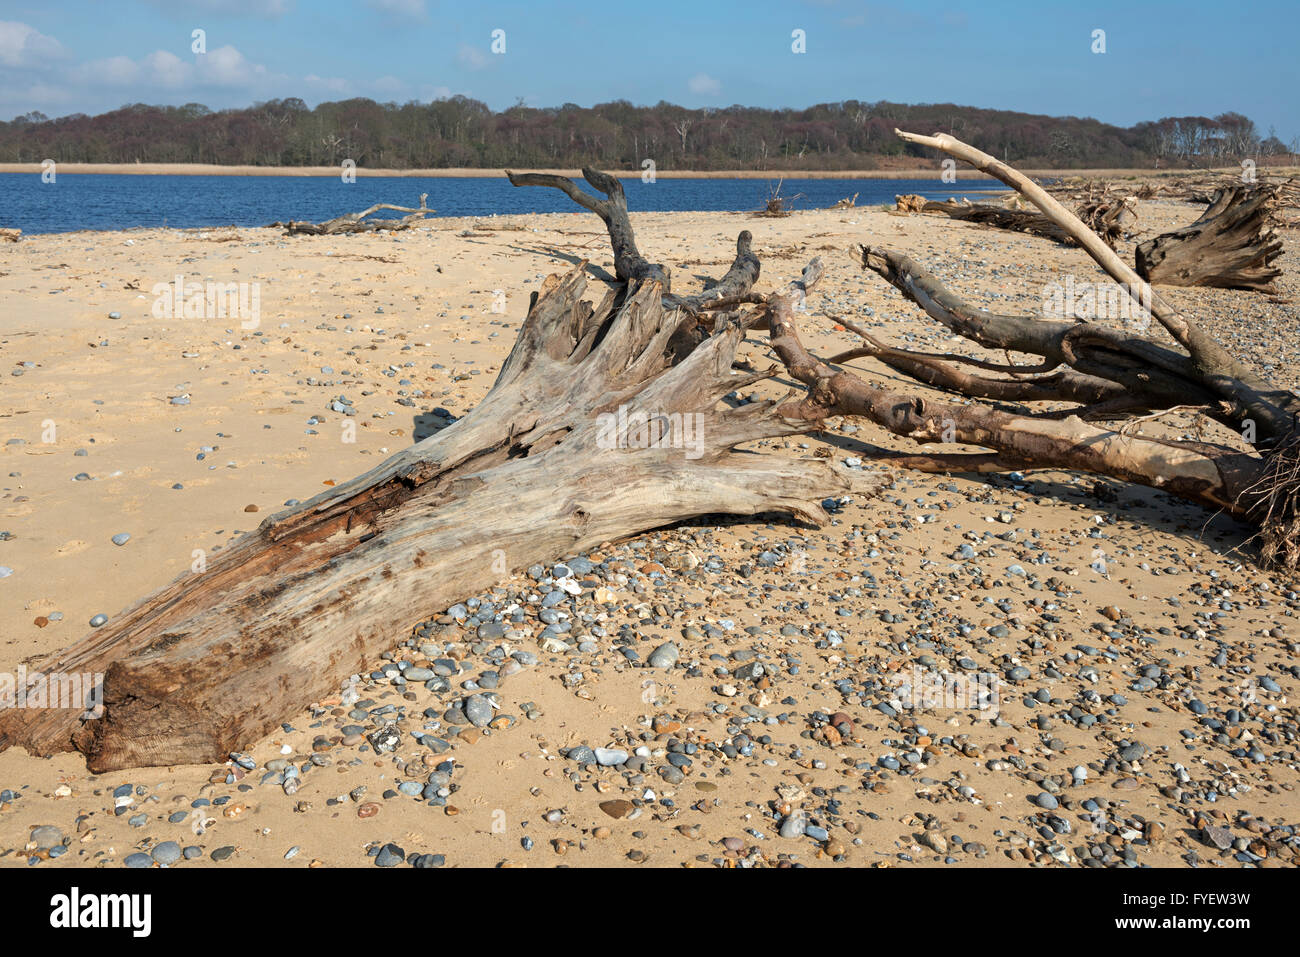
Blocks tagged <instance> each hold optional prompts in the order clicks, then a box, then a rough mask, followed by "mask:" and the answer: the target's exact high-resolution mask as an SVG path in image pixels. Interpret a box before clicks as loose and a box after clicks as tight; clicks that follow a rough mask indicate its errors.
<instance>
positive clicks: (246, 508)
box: [244, 505, 257, 512]
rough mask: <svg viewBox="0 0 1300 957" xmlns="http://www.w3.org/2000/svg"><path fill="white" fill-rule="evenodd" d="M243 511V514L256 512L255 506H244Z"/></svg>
mask: <svg viewBox="0 0 1300 957" xmlns="http://www.w3.org/2000/svg"><path fill="white" fill-rule="evenodd" d="M244 511H245V512H256V511H257V506H256V505H245V506H244Z"/></svg>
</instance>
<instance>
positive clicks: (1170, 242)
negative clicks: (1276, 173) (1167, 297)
mask: <svg viewBox="0 0 1300 957" xmlns="http://www.w3.org/2000/svg"><path fill="white" fill-rule="evenodd" d="M1276 208H1277V187H1275V186H1258V187H1254V188H1252V187H1248V186H1229V187H1225V188H1223V189H1220V190H1218V191H1217V192H1216V193H1215V194H1214V195H1213V197H1211V199H1210V205H1209V206H1208V207H1207V208H1206V210H1205V212H1203V213H1202V214H1201V216H1200V218H1199V219H1197V220H1196V221H1195V222H1194V223H1191V224H1190V225H1187V226H1184V227H1182V228H1181V229H1175V230H1173V231H1172V232H1168V233H1164V234H1163V235H1160V236H1157V237H1156V238H1155V239H1149V240H1147V241H1146V242H1144V243H1140V244H1139V245H1138V247H1137V254H1136V263H1135V264H1136V266H1137V273H1138V275H1139V276H1141V277H1142V278H1143V279H1145V280H1146V281H1147V282H1150V283H1159V284H1162V285H1166V286H1214V287H1218V288H1222V289H1254V290H1264V289H1268V288H1269V287H1270V286H1271V284H1272V282H1273V280H1275V279H1276V278H1277V277H1278V276H1280V275H1282V270H1281V269H1280V268H1279V267H1277V266H1274V265H1272V263H1273V261H1274V260H1275V259H1277V258H1278V257H1279V256H1280V255H1282V240H1281V239H1279V238H1278V236H1277V233H1276V232H1275V231H1274V228H1273V227H1274V212H1275V210H1276Z"/></svg>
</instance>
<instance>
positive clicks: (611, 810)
mask: <svg viewBox="0 0 1300 957" xmlns="http://www.w3.org/2000/svg"><path fill="white" fill-rule="evenodd" d="M634 807H636V805H635V804H633V803H632V802H631V801H625V800H623V799H622V798H618V799H616V800H613V801H601V802H600V809H601V810H602V811H604V812H605V813H606V814H608V815H609V816H610V817H612V818H622V817H627V816H628V815H629V814H631V813H632V809H633V808H634Z"/></svg>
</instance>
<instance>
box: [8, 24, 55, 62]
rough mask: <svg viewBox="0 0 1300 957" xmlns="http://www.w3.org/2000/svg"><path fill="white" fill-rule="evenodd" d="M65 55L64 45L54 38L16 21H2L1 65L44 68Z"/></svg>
mask: <svg viewBox="0 0 1300 957" xmlns="http://www.w3.org/2000/svg"><path fill="white" fill-rule="evenodd" d="M63 55H64V50H63V45H62V44H60V43H59V41H58V40H56V39H54V37H47V36H46V35H45V34H44V33H41V32H40V31H39V30H36V29H35V28H33V27H29V26H28V25H27V24H25V23H19V22H17V21H16V20H0V65H3V66H12V67H24V68H25V67H36V66H44V65H45V64H46V63H47V62H48V61H50V60H52V59H56V58H59V57H62V56H63Z"/></svg>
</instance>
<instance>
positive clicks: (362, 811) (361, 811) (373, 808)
mask: <svg viewBox="0 0 1300 957" xmlns="http://www.w3.org/2000/svg"><path fill="white" fill-rule="evenodd" d="M378 813H379V805H378V804H376V803H375V802H374V801H367V802H366V803H365V804H362V805H361V806H360V807H358V808H357V817H374V816H375V815H376V814H378Z"/></svg>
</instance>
